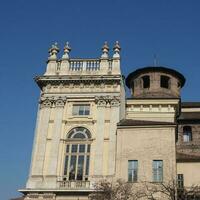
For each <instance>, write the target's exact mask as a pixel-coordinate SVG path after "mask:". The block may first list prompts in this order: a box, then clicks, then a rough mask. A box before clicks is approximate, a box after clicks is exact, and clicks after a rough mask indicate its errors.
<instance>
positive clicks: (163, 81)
mask: <svg viewBox="0 0 200 200" xmlns="http://www.w3.org/2000/svg"><path fill="white" fill-rule="evenodd" d="M160 87H162V88H166V89H169V87H170V78H169V77H168V76H163V75H162V76H160Z"/></svg>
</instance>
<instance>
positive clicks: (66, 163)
mask: <svg viewBox="0 0 200 200" xmlns="http://www.w3.org/2000/svg"><path fill="white" fill-rule="evenodd" d="M68 159H69V158H68V156H66V157H65V167H64V175H67V168H68Z"/></svg>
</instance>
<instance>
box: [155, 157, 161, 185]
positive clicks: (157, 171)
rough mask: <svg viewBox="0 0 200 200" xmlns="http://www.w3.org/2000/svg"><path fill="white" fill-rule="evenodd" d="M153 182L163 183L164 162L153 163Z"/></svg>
mask: <svg viewBox="0 0 200 200" xmlns="http://www.w3.org/2000/svg"><path fill="white" fill-rule="evenodd" d="M153 181H155V182H162V181H163V161H162V160H154V161H153Z"/></svg>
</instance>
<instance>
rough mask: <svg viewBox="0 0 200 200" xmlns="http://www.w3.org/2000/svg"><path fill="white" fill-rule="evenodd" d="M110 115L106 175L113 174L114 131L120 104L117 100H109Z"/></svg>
mask: <svg viewBox="0 0 200 200" xmlns="http://www.w3.org/2000/svg"><path fill="white" fill-rule="evenodd" d="M110 105H111V114H110V133H109V151H108V158H109V159H108V166H109V168H108V175H111V176H112V175H114V174H115V156H116V131H117V123H118V122H119V110H120V107H119V106H120V102H119V98H115V99H113V100H111V102H110Z"/></svg>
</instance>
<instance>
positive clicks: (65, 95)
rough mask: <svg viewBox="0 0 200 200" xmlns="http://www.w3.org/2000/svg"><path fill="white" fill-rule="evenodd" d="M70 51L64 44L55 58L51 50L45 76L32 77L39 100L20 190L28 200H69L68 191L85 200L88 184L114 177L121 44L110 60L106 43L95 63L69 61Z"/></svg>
mask: <svg viewBox="0 0 200 200" xmlns="http://www.w3.org/2000/svg"><path fill="white" fill-rule="evenodd" d="M70 51H71V48H70V47H69V44H68V43H67V44H66V45H65V47H64V54H63V55H62V58H61V59H58V57H57V56H58V52H59V48H58V46H57V44H54V45H52V47H51V48H50V49H49V57H48V61H47V67H46V72H45V74H44V75H43V76H37V77H36V78H35V81H36V83H37V84H38V86H39V88H40V89H41V95H40V101H39V108H38V115H37V122H36V130H35V139H34V145H33V152H32V161H31V167H30V174H29V178H28V181H27V185H26V189H24V190H21V192H23V193H24V194H25V195H26V198H27V199H31V198H32V197H33V196H34V198H36V199H39V198H41V199H48V198H49V199H54V198H56V199H59V198H63V196H64V197H65V199H68V197H67V196H68V195H69V196H70V194H71V193H72V191H73V193H74V194H73V196H76V195H78V198H79V199H82V198H83V199H84V198H86V197H87V194H88V192H89V191H90V190H91V187H92V182H94V181H97V180H98V179H101V178H104V177H106V178H111V179H112V178H113V176H114V173H115V148H116V146H115V145H116V127H117V123H118V122H119V120H120V119H122V118H124V115H125V114H124V113H125V108H124V107H125V93H124V86H123V76H122V74H121V70H120V46H119V43H118V42H116V44H115V45H114V48H113V56H112V57H109V47H108V45H107V43H105V44H104V45H103V47H102V55H101V57H100V58H98V59H93V58H90V59H74V58H70V56H69V53H70ZM69 198H70V197H69ZM74 198H75V197H74ZM76 199H77V198H76Z"/></svg>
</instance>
